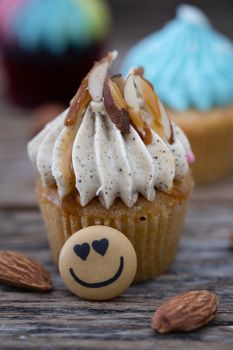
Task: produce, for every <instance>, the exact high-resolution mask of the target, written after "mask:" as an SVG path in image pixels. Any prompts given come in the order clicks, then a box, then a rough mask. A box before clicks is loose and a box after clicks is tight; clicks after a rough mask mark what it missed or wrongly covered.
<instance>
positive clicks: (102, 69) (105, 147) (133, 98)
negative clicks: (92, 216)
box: [28, 52, 193, 209]
mask: <svg viewBox="0 0 233 350" xmlns="http://www.w3.org/2000/svg"><path fill="white" fill-rule="evenodd" d="M115 56H116V55H115V52H112V53H109V54H108V55H107V56H106V57H105V58H104V59H103V60H101V61H100V62H99V63H98V64H95V65H94V67H93V69H92V70H91V71H90V73H89V75H88V76H87V77H86V78H85V79H84V80H83V82H82V84H81V87H80V89H79V90H78V92H77V94H76V96H75V97H74V99H73V102H72V106H71V109H67V110H66V111H64V112H63V113H62V114H61V115H59V116H58V117H57V118H56V119H55V120H54V121H53V122H51V123H49V124H47V125H46V126H45V128H44V129H43V130H42V131H41V132H40V133H39V134H38V135H37V136H36V137H35V138H34V139H33V140H32V141H30V142H29V144H28V153H29V157H30V159H31V161H32V163H34V165H35V167H36V168H37V170H38V172H39V174H40V176H41V181H42V184H43V186H49V185H52V184H56V186H57V189H58V194H59V196H60V198H63V197H65V196H66V195H68V194H70V193H71V192H72V191H73V190H74V189H75V188H76V189H77V191H78V193H79V201H80V204H81V205H82V206H85V205H86V204H88V203H89V202H90V201H91V200H92V199H93V198H95V197H96V196H97V197H98V198H99V200H100V201H101V203H102V204H103V206H104V207H105V208H107V209H108V208H110V207H111V205H112V204H113V202H114V200H115V199H116V198H120V199H121V200H122V201H123V202H124V203H125V204H126V205H127V206H128V207H132V206H133V205H134V203H135V202H136V201H137V198H138V196H139V194H141V195H142V196H144V197H145V198H146V199H147V200H149V201H153V200H154V198H155V196H156V189H158V190H161V191H164V192H168V193H169V192H171V191H172V188H173V182H174V179H177V180H181V179H182V178H183V177H184V176H185V174H186V173H187V172H188V171H189V165H188V162H189V161H190V162H191V161H192V160H193V154H192V151H191V148H190V145H189V142H188V140H187V138H186V136H185V135H184V133H183V132H182V131H181V129H180V128H179V127H178V126H176V125H175V124H171V122H170V120H169V117H168V115H167V112H166V110H165V109H164V107H163V105H162V104H161V102H160V101H159V99H158V97H157V96H156V94H155V93H154V91H153V88H152V87H151V85H150V84H149V83H148V82H147V81H145V80H144V79H143V78H142V76H141V75H139V74H138V73H137V71H135V73H134V72H133V73H131V75H129V76H128V78H127V80H124V78H123V77H120V78H119V76H118V85H117V83H113V80H111V78H108V79H107V74H108V69H109V66H110V65H111V62H112V60H114V58H115ZM115 79H116V78H115ZM119 79H120V80H119ZM115 81H116V80H115ZM104 84H105V85H104ZM111 84H112V85H111ZM114 84H115V85H114ZM120 85H121V88H122V89H123V90H124V91H123V92H122V91H121V90H120ZM106 86H107V87H108V88H109V90H106ZM111 89H113V90H111ZM118 90H119V91H118ZM106 91H107V92H106ZM109 94H110V95H109ZM121 94H122V96H121ZM108 99H109V100H108ZM109 101H110V102H111V103H109ZM122 105H123V106H124V107H122ZM80 106H81V107H82V108H80ZM76 108H79V109H76ZM114 108H115V110H114ZM122 108H123V109H122ZM77 111H78V112H77ZM119 111H120V112H119ZM122 111H123V112H124V113H126V116H125V115H124V116H122V114H121V112H122ZM123 112H122V113H123ZM108 113H110V114H108ZM114 113H115V114H114ZM133 113H136V114H133ZM71 115H72V118H73V117H75V118H73V119H72V118H71ZM67 116H68V118H66V117H67ZM70 118H71V119H70ZM114 118H115V119H116V118H118V122H119V119H120V118H128V124H127V125H126V126H127V128H126V131H124V130H120V129H119V128H120V126H119V125H120V124H119V125H118V124H117V122H116V120H115V119H114ZM65 119H67V120H66V122H65ZM70 120H71V121H70ZM121 121H122V119H120V122H121ZM130 121H131V124H132V125H131V124H130ZM115 122H116V124H114V123H115ZM126 122H127V119H126ZM116 125H117V126H118V127H119V128H118V127H117V126H116ZM133 125H134V126H135V127H134V126H133ZM155 130H157V132H156V131H155Z"/></svg>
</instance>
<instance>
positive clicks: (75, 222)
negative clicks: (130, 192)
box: [36, 184, 187, 281]
mask: <svg viewBox="0 0 233 350" xmlns="http://www.w3.org/2000/svg"><path fill="white" fill-rule="evenodd" d="M36 192H37V197H38V201H39V204H40V208H41V212H42V216H43V219H44V222H45V225H46V227H47V233H48V240H49V245H50V249H51V252H52V256H53V260H54V262H55V264H57V262H58V258H59V253H60V250H61V248H62V246H63V244H64V242H65V241H66V240H67V239H68V238H69V237H70V236H71V235H72V234H73V233H74V232H76V231H78V230H80V229H82V228H84V227H87V226H91V225H108V226H111V227H114V228H116V229H118V230H120V231H121V232H122V233H124V234H125V235H126V236H127V237H128V239H129V240H130V241H131V243H132V244H133V246H134V248H135V251H136V255H137V263H138V268H137V273H136V277H135V281H143V280H148V279H151V278H153V277H155V276H158V275H160V274H161V273H163V272H164V271H166V270H167V269H168V268H169V267H170V265H171V263H172V261H173V259H174V257H175V254H176V250H177V246H178V242H179V238H180V234H181V228H182V225H183V221H184V216H185V211H186V204H187V198H186V199H182V200H181V199H178V198H174V197H172V196H168V195H166V194H164V193H161V192H158V193H157V196H156V199H155V201H154V202H149V201H147V200H145V199H144V198H142V197H140V198H139V199H138V201H137V203H136V205H134V206H133V207H132V208H127V207H126V206H125V205H124V204H123V203H121V202H120V201H119V202H117V203H116V204H114V205H113V207H112V208H110V209H109V210H106V209H105V208H103V207H102V205H101V204H100V203H99V202H98V200H95V201H92V202H91V203H90V204H88V205H87V206H85V207H83V208H82V207H80V206H79V205H78V207H77V204H76V208H73V209H71V210H70V208H69V210H68V208H67V205H64V203H63V204H62V205H61V204H59V198H58V195H57V193H55V191H53V193H51V190H50V189H48V188H47V189H44V188H42V186H41V185H40V184H37V188H36Z"/></svg>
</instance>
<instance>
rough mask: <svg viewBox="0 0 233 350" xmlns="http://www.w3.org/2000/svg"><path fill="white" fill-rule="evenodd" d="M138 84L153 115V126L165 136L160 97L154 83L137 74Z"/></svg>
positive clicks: (160, 134) (136, 80)
mask: <svg viewBox="0 0 233 350" xmlns="http://www.w3.org/2000/svg"><path fill="white" fill-rule="evenodd" d="M135 83H136V86H137V88H138V90H139V92H140V94H141V95H142V98H143V100H144V101H145V105H146V107H147V109H148V111H149V113H150V114H151V115H152V117H153V119H152V123H151V127H152V129H153V130H155V131H156V132H157V133H158V135H159V136H160V137H164V130H163V125H162V122H161V113H160V108H159V99H158V97H157V95H156V93H155V91H154V89H153V87H152V85H151V84H150V83H149V82H148V81H147V80H145V79H144V78H142V77H141V76H140V75H135Z"/></svg>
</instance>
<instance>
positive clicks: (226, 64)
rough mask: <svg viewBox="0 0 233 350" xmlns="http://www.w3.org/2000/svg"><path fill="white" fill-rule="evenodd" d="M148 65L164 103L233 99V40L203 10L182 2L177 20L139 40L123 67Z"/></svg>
mask: <svg viewBox="0 0 233 350" xmlns="http://www.w3.org/2000/svg"><path fill="white" fill-rule="evenodd" d="M132 66H134V67H135V66H143V67H144V68H145V77H146V78H147V79H148V80H150V81H151V82H152V84H153V85H154V87H155V90H156V91H157V92H158V95H159V97H160V99H161V100H162V102H163V103H164V104H165V105H166V106H168V107H170V108H172V109H174V110H177V111H183V110H186V109H188V108H196V109H199V110H208V109H211V108H213V107H217V106H219V107H220V106H227V105H230V104H232V103H233V44H232V42H231V41H230V40H229V39H227V38H226V37H224V36H223V35H221V34H220V33H218V32H217V31H216V30H214V28H213V27H212V26H211V24H210V22H209V20H208V18H207V17H206V16H205V14H204V13H203V12H202V11H201V10H199V9H198V8H196V7H194V6H191V5H179V6H178V8H177V12H176V18H175V19H173V20H171V21H170V22H168V23H167V24H166V25H165V26H164V27H163V28H162V29H161V30H160V31H158V32H155V33H153V34H151V35H149V36H148V37H146V38H145V39H144V40H142V41H141V42H139V43H138V44H136V45H135V46H134V47H133V48H132V49H131V50H130V51H129V52H128V54H127V56H126V58H125V61H124V63H123V66H122V70H123V72H124V73H125V72H127V71H128V70H129V69H130V68H131V67H132Z"/></svg>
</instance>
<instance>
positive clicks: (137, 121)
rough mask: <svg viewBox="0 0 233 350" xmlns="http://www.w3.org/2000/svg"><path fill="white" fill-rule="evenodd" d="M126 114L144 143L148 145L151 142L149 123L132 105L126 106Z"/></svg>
mask: <svg viewBox="0 0 233 350" xmlns="http://www.w3.org/2000/svg"><path fill="white" fill-rule="evenodd" d="M128 114H129V119H130V122H131V124H132V125H133V127H134V129H135V130H136V131H137V133H138V134H139V136H140V137H141V139H142V140H143V142H144V143H145V145H149V144H151V142H152V132H151V129H150V127H149V125H148V124H147V123H146V121H145V120H144V119H143V118H142V115H141V112H140V111H136V109H134V108H132V107H128Z"/></svg>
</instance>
